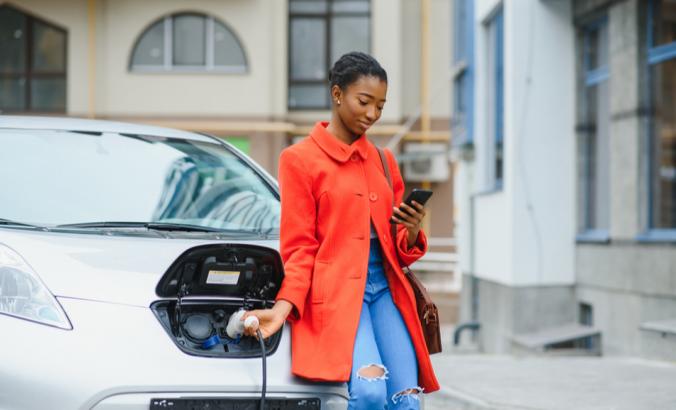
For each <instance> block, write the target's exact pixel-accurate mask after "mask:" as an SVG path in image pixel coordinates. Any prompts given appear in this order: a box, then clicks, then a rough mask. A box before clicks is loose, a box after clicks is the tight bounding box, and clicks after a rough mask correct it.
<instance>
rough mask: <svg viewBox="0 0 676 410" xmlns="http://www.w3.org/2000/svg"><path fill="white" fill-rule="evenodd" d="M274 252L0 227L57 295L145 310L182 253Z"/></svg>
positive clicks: (3, 239)
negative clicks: (211, 250) (198, 249)
mask: <svg viewBox="0 0 676 410" xmlns="http://www.w3.org/2000/svg"><path fill="white" fill-rule="evenodd" d="M233 242H234V243H240V244H253V245H260V246H264V247H268V248H271V249H275V250H277V246H278V241H274V240H265V241H263V240H258V241H255V240H248V241H247V240H233V241H224V240H207V239H166V238H157V237H152V236H151V237H135V236H134V237H129V236H124V235H104V234H98V235H97V234H91V233H80V234H77V233H62V232H42V231H35V230H26V229H10V228H0V243H3V244H5V245H7V246H9V247H10V248H12V249H13V250H14V251H16V252H18V253H19V254H20V255H21V256H22V257H23V258H24V260H25V261H26V262H27V263H28V264H29V265H30V266H31V267H32V268H33V270H34V271H35V272H36V273H37V274H38V275H39V276H40V278H41V279H42V280H43V282H44V283H45V285H47V287H48V288H49V289H50V291H51V292H52V293H53V294H54V295H56V296H68V297H73V298H81V299H90V300H98V301H104V302H111V303H121V304H127V305H135V306H143V307H148V306H150V304H151V303H152V302H153V301H155V300H157V299H158V296H157V295H156V294H155V288H156V286H157V282H158V281H159V280H160V278H161V277H162V275H164V273H165V272H166V271H167V269H168V268H169V266H170V265H171V264H172V263H173V262H174V261H175V260H176V259H177V258H178V257H179V256H180V255H181V254H182V253H183V252H185V251H187V250H188V249H191V248H193V247H196V246H200V245H206V244H218V243H233Z"/></svg>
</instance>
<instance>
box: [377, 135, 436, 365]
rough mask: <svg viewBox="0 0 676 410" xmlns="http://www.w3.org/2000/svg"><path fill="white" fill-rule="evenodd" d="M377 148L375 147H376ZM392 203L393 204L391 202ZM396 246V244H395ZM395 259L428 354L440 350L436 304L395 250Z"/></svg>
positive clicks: (382, 155) (387, 174)
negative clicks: (407, 285) (412, 297)
mask: <svg viewBox="0 0 676 410" xmlns="http://www.w3.org/2000/svg"><path fill="white" fill-rule="evenodd" d="M376 148H377V147H376ZM377 149H378V154H379V155H380V161H381V162H382V163H383V169H384V170H385V177H387V183H388V184H390V188H393V187H392V177H391V176H390V167H389V166H387V158H386V157H385V153H384V152H383V150H382V149H380V148H377ZM393 205H394V204H393ZM396 238H397V227H396V225H395V224H392V242H396ZM395 246H396V245H395ZM395 254H396V255H397V259H398V260H399V265H400V266H401V268H402V269H403V270H404V275H405V276H406V278H407V279H408V282H409V283H410V284H411V288H413V294H414V295H415V304H416V308H417V310H418V318H419V319H420V325H421V326H422V330H423V336H425V344H427V350H428V351H429V353H430V354H434V353H439V352H441V332H440V329H439V311H438V309H437V306H436V305H435V304H434V302H432V298H430V295H429V293H427V289H426V288H425V287H424V286H423V284H422V283H421V282H420V281H419V280H418V278H417V277H416V276H415V275H414V274H413V271H411V269H410V268H409V267H408V266H405V265H404V264H403V263H402V261H401V258H400V257H399V253H398V252H397V251H396V250H395Z"/></svg>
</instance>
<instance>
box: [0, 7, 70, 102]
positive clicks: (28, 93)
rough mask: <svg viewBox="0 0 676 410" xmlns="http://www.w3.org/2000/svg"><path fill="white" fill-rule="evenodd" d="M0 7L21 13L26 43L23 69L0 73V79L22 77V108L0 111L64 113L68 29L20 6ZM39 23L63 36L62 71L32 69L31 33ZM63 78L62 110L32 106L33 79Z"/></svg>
mask: <svg viewBox="0 0 676 410" xmlns="http://www.w3.org/2000/svg"><path fill="white" fill-rule="evenodd" d="M0 7H6V8H8V9H11V10H13V11H15V12H17V13H21V14H22V15H23V16H24V18H25V19H26V44H25V46H24V52H25V53H26V54H25V60H24V70H23V71H21V72H6V73H0V79H2V78H4V79H19V80H20V79H22V78H23V79H24V81H25V88H24V92H25V96H24V101H23V108H21V109H3V108H0V113H24V112H30V113H37V114H39V113H45V114H64V113H66V112H67V111H68V30H67V29H66V28H65V27H62V26H60V25H58V24H54V23H51V22H49V21H47V20H44V19H41V18H39V17H36V16H34V15H32V14H30V13H28V12H26V11H24V10H22V9H20V8H17V7H14V6H12V5H10V4H7V3H4V4H0ZM35 23H40V24H42V25H44V26H47V27H49V28H51V29H53V30H55V31H58V32H60V33H61V34H63V36H64V43H63V71H43V70H34V69H33V67H32V65H33V52H34V50H35V49H34V48H33V34H34V24H35ZM36 78H37V79H63V82H64V96H63V110H44V109H40V110H36V109H33V108H32V105H33V104H32V102H33V101H32V100H33V99H32V91H33V80H34V79H36Z"/></svg>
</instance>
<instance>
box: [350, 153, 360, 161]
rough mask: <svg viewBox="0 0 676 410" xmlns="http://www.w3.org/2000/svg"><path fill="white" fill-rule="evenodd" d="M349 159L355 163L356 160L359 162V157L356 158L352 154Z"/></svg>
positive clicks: (355, 155)
mask: <svg viewBox="0 0 676 410" xmlns="http://www.w3.org/2000/svg"><path fill="white" fill-rule="evenodd" d="M350 159H351V160H352V161H357V160H359V156H358V155H357V154H352V156H351V157H350Z"/></svg>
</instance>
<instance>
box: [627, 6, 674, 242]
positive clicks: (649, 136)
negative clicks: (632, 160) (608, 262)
mask: <svg viewBox="0 0 676 410" xmlns="http://www.w3.org/2000/svg"><path fill="white" fill-rule="evenodd" d="M659 4H660V2H659V0H648V2H647V13H646V54H645V73H646V78H647V84H648V86H647V87H646V88H647V91H646V96H647V104H648V113H649V114H648V118H647V125H646V144H645V151H646V152H644V158H645V159H646V165H647V166H646V168H645V170H646V172H645V175H644V177H643V178H644V181H645V183H646V184H647V187H646V188H647V189H646V190H645V192H646V194H647V196H648V198H647V201H646V204H647V212H646V215H645V217H646V221H645V226H644V232H642V233H640V234H639V235H638V236H637V238H636V239H637V240H638V241H639V242H646V243H650V242H670V243H671V242H676V228H658V227H655V213H654V204H655V202H654V201H655V198H654V194H655V191H654V187H653V182H654V181H653V167H654V165H655V161H656V159H655V152H654V147H655V144H656V140H657V135H656V129H655V121H654V117H653V115H652V114H653V113H654V112H655V102H654V98H655V94H654V92H653V89H654V81H655V78H654V76H653V75H652V69H653V67H654V66H655V65H657V64H659V63H663V62H666V61H669V60H674V59H676V41H673V42H671V43H668V44H662V45H655V38H654V24H655V23H656V17H655V11H656V8H657V6H659Z"/></svg>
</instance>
